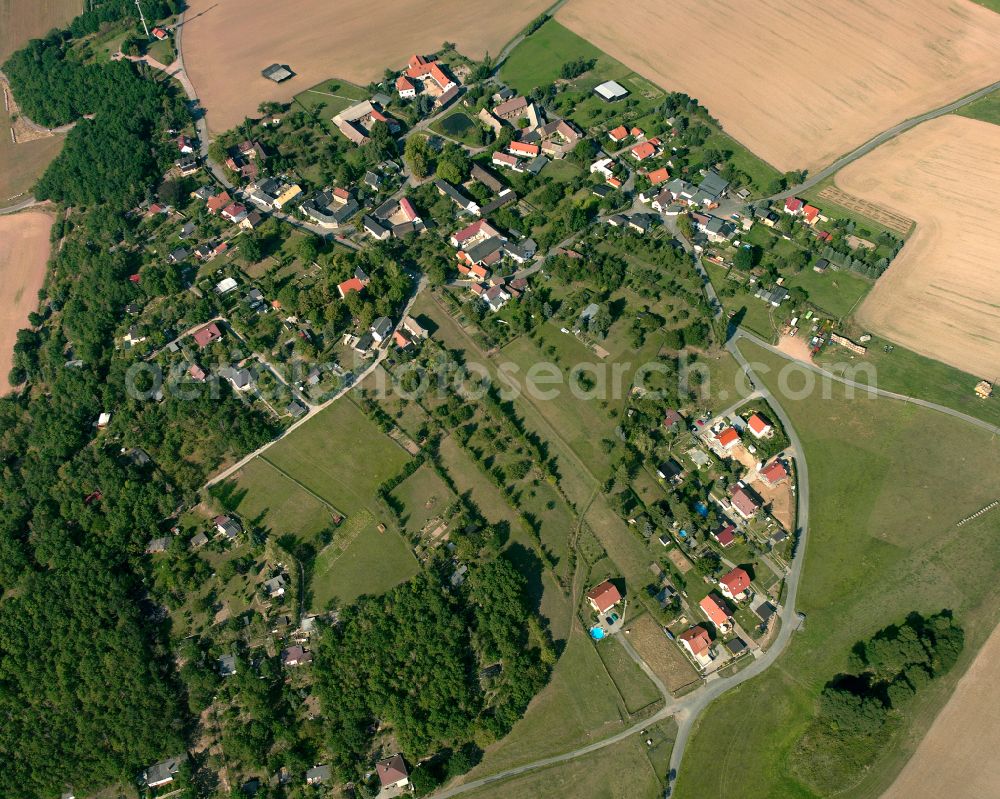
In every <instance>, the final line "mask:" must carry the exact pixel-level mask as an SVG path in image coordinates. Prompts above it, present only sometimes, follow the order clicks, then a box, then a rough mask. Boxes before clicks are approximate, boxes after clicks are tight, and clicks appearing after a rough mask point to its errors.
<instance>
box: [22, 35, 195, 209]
mask: <svg viewBox="0 0 1000 799" xmlns="http://www.w3.org/2000/svg"><path fill="white" fill-rule="evenodd" d="M4 70H5V72H6V73H7V75H8V77H9V78H10V81H11V86H12V88H13V90H14V93H15V95H16V97H17V98H18V102H19V103H20V105H21V109H22V110H23V111H24V113H25V114H26V115H27V116H29V117H30V118H31V119H33V120H34V121H35V122H38V123H40V124H43V125H48V126H57V125H65V124H67V123H70V122H76V125H75V126H74V128H73V129H72V130H71V131H70V132H69V134H68V136H67V137H66V144H65V146H64V147H63V149H62V152H61V153H60V154H59V156H58V157H57V158H56V159H55V161H53V162H52V164H51V165H50V166H49V168H48V169H47V170H46V171H45V174H44V175H43V176H42V178H41V180H39V181H38V183H37V185H36V186H35V196H36V197H37V198H38V199H42V200H46V199H48V200H56V201H57V202H64V203H70V204H73V205H91V204H95V203H105V204H110V205H111V206H112V207H113V208H119V209H121V210H124V209H125V208H128V207H130V206H132V205H135V203H137V202H138V201H139V200H141V199H142V198H143V196H144V195H145V192H146V188H147V186H148V185H149V184H150V183H151V182H152V181H153V180H154V179H155V178H156V177H157V176H158V175H159V174H162V169H161V167H163V166H165V165H166V164H167V163H169V151H168V150H167V148H165V147H158V144H162V139H164V138H165V135H164V131H165V129H166V128H169V127H171V126H172V125H176V124H179V123H180V121H181V120H183V119H184V118H185V116H186V111H185V109H184V104H183V101H182V100H181V98H179V97H178V96H176V94H175V93H173V92H171V90H170V89H169V88H168V87H167V86H166V85H164V84H160V83H156V82H155V81H151V80H146V79H143V78H142V77H141V75H140V74H139V72H138V70H137V68H136V67H135V66H134V65H133V64H131V63H130V62H127V61H121V62H114V63H107V64H83V63H82V62H81V61H80V60H79V59H78V58H77V57H76V56H75V54H74V51H73V48H72V40H71V39H67V38H65V36H64V35H63V34H60V33H54V34H51V35H50V36H49V37H48V38H47V39H35V40H33V41H32V42H31V43H30V44H29V45H28V46H27V47H25V48H24V49H23V50H19V51H18V52H16V53H14V55H12V56H11V57H10V59H9V60H8V61H7V63H6V64H5V65H4ZM84 115H87V116H88V117H89V116H91V115H92V116H93V118H92V119H91V118H84ZM158 140H160V141H158ZM151 144H152V145H153V146H152V147H151V146H150V145H151Z"/></svg>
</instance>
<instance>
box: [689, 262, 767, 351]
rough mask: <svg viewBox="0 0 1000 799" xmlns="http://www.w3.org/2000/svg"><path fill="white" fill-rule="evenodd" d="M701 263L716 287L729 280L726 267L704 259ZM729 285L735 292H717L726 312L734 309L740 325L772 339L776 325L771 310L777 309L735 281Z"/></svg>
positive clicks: (722, 285) (721, 286)
mask: <svg viewBox="0 0 1000 799" xmlns="http://www.w3.org/2000/svg"><path fill="white" fill-rule="evenodd" d="M703 265H704V267H705V271H706V272H708V276H709V278H711V280H712V284H713V285H714V286H715V287H716V289H721V288H723V287H724V286H725V285H726V282H727V281H728V280H729V278H728V277H726V272H727V270H726V268H725V267H722V266H719V265H718V264H713V263H711V262H710V261H704V262H703ZM731 285H733V286H734V287H736V293H735V294H733V295H726V294H722V293H720V294H719V300H720V301H721V302H722V307H723V308H724V309H725V310H726V313H730V312H732V311H735V312H736V313H737V315H739V317H740V325H741V326H742V327H745V328H747V329H748V330H752V331H753V332H754V333H756V334H757V335H758V336H760V337H761V338H764V339H767V340H768V341H773V340H774V337H775V335H777V332H778V327H777V325H776V324H775V320H774V318H773V313H772V312H774V311H777V310H779V309H775V308H772V307H771V305H770V304H769V303H767V302H764V300H759V299H757V298H756V297H754V296H753V295H752V294H750V293H749V292H747V291H745V290H744V289H743V288H742V287H741V286H736V284H735V283H733V284H731Z"/></svg>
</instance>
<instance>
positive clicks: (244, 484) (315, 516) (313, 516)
mask: <svg viewBox="0 0 1000 799" xmlns="http://www.w3.org/2000/svg"><path fill="white" fill-rule="evenodd" d="M234 498H238V499H239V502H238V504H237V505H236V506H235V507H234V508H233V509H234V510H235V511H236V513H238V514H239V515H240V517H242V518H243V519H246V520H247V521H248V522H251V523H252V524H253V525H254V526H259V527H262V528H264V529H266V530H267V531H268V532H269V533H271V534H274V535H277V536H282V535H285V534H286V533H294V534H295V535H296V536H298V537H300V538H302V539H303V540H307V541H309V540H312V539H314V538H315V537H316V535H317V534H318V533H319V532H320V531H321V530H324V529H326V528H327V527H329V526H330V525H331V522H332V520H331V512H330V509H329V508H328V507H327V506H326V505H324V504H323V503H322V502H320V501H319V500H318V499H316V498H315V497H313V496H312V495H311V494H309V493H308V492H307V491H304V490H303V489H301V488H299V486H297V485H296V484H295V483H294V482H293V481H291V480H289V479H288V478H287V477H285V476H284V475H283V474H282V473H281V472H279V471H278V470H277V469H275V468H274V467H273V466H271V464H270V463H268V462H267V461H266V460H264V459H263V458H255V459H254V460H252V461H250V463H248V464H247V465H246V466H244V467H243V468H242V469H240V470H239V472H237V473H236V477H235V486H234Z"/></svg>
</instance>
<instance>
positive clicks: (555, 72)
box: [500, 19, 629, 94]
mask: <svg viewBox="0 0 1000 799" xmlns="http://www.w3.org/2000/svg"><path fill="white" fill-rule="evenodd" d="M577 58H583V59H588V60H589V59H595V60H596V61H597V67H596V68H595V70H594V71H595V72H603V71H605V70H608V69H611V70H615V71H618V72H620V73H621V74H627V73H628V72H629V70H628V68H627V67H625V65H623V64H621V63H620V62H618V61H616V60H615V59H613V58H611V57H610V56H608V55H605V54H604V53H603V52H601V51H600V50H598V49H597V48H596V47H594V45H592V44H591V43H590V42H588V41H587V40H586V39H582V38H580V37H579V36H577V35H576V34H575V33H573V32H572V31H571V30H569V29H568V28H564V27H563V26H562V25H560V24H559V23H558V22H556V21H555V20H552V19H550V20H549V21H548V22H546V23H545V24H544V25H542V27H540V28H539V29H538V30H536V31H535V32H534V33H532V34H531V35H530V36H528V37H527V38H526V39H525V40H524V41H522V42H521V43H520V44H519V45H518V46H517V47H515V48H514V50H513V52H511V54H510V57H509V58H508V59H507V60H506V61H505V62H504V63H503V66H502V67H500V80H502V81H503V82H504V83H506V84H507V85H508V86H510V87H511V88H512V89H514V90H516V91H518V92H520V93H522V94H527V93H528V92H530V91H531V90H532V89H533V88H535V87H536V86H545V85H547V84H549V83H552V82H553V81H555V80H558V78H559V70H560V69H561V68H562V65H563V64H565V63H566V62H567V61H573V60H575V59H577Z"/></svg>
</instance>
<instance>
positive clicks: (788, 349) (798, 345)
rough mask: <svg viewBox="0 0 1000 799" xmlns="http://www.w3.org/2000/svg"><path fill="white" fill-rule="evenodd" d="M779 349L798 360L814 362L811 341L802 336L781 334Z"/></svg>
mask: <svg viewBox="0 0 1000 799" xmlns="http://www.w3.org/2000/svg"><path fill="white" fill-rule="evenodd" d="M778 349H779V350H781V351H782V352H783V353H785V355H788V356H789V357H791V358H794V359H795V360H797V361H802V362H803V363H812V350H810V349H809V342H808V341H806V340H805V339H804V338H802V337H801V336H781V337H780V338H779V339H778Z"/></svg>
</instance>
